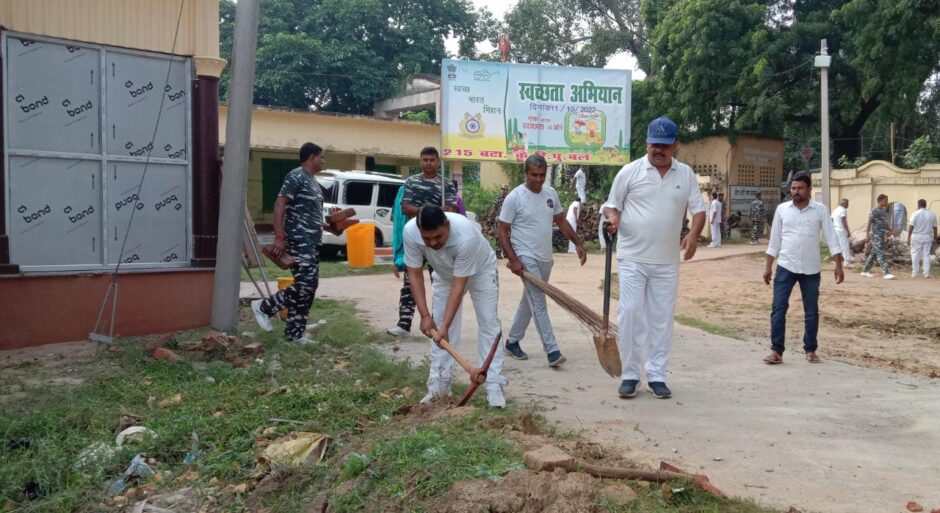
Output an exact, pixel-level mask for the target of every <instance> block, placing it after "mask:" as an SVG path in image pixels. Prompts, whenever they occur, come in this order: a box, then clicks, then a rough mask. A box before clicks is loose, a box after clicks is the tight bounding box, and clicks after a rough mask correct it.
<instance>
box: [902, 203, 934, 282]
mask: <svg viewBox="0 0 940 513" xmlns="http://www.w3.org/2000/svg"><path fill="white" fill-rule="evenodd" d="M936 238H937V215H936V214H934V213H933V212H931V211H929V210H927V200H925V199H919V200H917V210H915V211H914V213H913V214H911V222H910V227H908V229H907V244H908V245H909V246H910V247H911V278H916V277H917V272H918V271H922V272H923V273H924V278H930V247H931V246H932V245H933V241H934V240H935V239H936Z"/></svg>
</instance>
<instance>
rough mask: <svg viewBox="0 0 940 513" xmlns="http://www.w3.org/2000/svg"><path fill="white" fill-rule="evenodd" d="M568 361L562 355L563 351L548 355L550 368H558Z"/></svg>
mask: <svg viewBox="0 0 940 513" xmlns="http://www.w3.org/2000/svg"><path fill="white" fill-rule="evenodd" d="M567 361H568V359H567V358H565V357H564V356H563V355H562V354H561V351H552V352H551V353H548V366H549V367H558V366H559V365H561V364H563V363H565V362H567Z"/></svg>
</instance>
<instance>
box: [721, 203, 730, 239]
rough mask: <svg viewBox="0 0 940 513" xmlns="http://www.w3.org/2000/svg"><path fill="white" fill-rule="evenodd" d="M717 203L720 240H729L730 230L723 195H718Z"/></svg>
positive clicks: (726, 205)
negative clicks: (719, 204)
mask: <svg viewBox="0 0 940 513" xmlns="http://www.w3.org/2000/svg"><path fill="white" fill-rule="evenodd" d="M718 201H719V202H720V203H721V223H720V225H719V226H720V230H721V238H722V240H731V228H729V227H728V204H727V203H725V194H724V193H723V192H719V193H718Z"/></svg>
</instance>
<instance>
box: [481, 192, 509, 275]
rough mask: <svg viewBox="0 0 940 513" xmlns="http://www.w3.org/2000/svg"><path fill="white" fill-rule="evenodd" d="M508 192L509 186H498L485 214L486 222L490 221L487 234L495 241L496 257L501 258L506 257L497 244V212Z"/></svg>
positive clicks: (500, 208)
mask: <svg viewBox="0 0 940 513" xmlns="http://www.w3.org/2000/svg"><path fill="white" fill-rule="evenodd" d="M508 194H509V186H508V185H506V184H503V185H501V186H500V187H499V194H497V195H496V197H495V198H493V207H492V208H490V212H489V214H487V215H486V218H487V220H488V221H487V222H489V223H490V225H489V226H490V228H489V230H488V231H487V236H489V237H492V238H493V240H494V241H496V249H495V251H496V259H497V260H502V259H504V258H506V255H504V254H503V248H502V247H501V246H500V245H499V240H498V237H499V212H500V211H501V210H502V209H503V202H504V201H505V200H506V196H507V195H508Z"/></svg>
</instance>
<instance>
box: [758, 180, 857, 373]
mask: <svg viewBox="0 0 940 513" xmlns="http://www.w3.org/2000/svg"><path fill="white" fill-rule="evenodd" d="M812 192H813V191H812V182H811V181H810V178H809V175H807V174H805V173H798V174H796V175H794V176H793V179H792V180H791V181H790V198H791V200H790V201H787V202H785V203H781V204H780V205H778V206H777V210H776V211H775V212H774V221H773V224H772V225H771V227H770V242H769V243H768V245H767V265H766V266H765V267H764V283H766V284H767V285H770V278H771V276H772V274H773V263H774V259H776V260H777V275H776V276H774V279H773V280H774V301H773V306H772V308H771V312H770V349H771V351H770V355H768V356H767V357H766V358H764V363H767V364H771V365H773V364H778V363H783V351H784V342H785V339H786V334H787V309H788V308H789V306H790V293H791V292H793V286H794V285H796V284H797V283H799V284H800V294H801V295H802V296H803V316H804V318H805V321H804V323H805V327H804V332H803V351H804V352H805V353H806V361H808V362H810V363H819V362H820V360H819V357H818V356H816V348H817V347H818V345H819V344H818V343H817V340H816V334H817V332H818V331H819V281H820V262H819V232H820V231H822V233H823V236H824V237H825V239H826V244H827V245H828V246H829V254H831V255H832V258H833V259H834V260H835V262H836V270H835V277H836V284H839V283H842V280H843V279H845V275H844V274H843V272H842V244H841V243H840V242H839V239H838V238H837V237H836V233H835V230H834V229H833V227H832V222H831V221H830V219H829V216H828V215H827V214H828V213H829V212H828V209H827V208H826V206H825V205H823V204H821V203H816V202H815V201H812V200H810V199H809V198H810V197H812Z"/></svg>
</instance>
